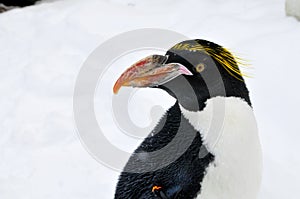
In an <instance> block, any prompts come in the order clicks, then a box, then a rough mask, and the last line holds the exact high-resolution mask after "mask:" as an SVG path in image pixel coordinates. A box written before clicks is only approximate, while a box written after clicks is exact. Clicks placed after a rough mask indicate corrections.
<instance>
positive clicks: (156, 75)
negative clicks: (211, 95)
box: [113, 55, 193, 94]
mask: <svg viewBox="0 0 300 199" xmlns="http://www.w3.org/2000/svg"><path fill="white" fill-rule="evenodd" d="M166 60H167V57H166V56H162V55H151V56H148V57H146V58H144V59H142V60H140V61H138V62H136V63H135V64H133V65H132V66H131V67H129V68H128V69H127V70H126V71H125V72H124V73H123V74H122V75H121V76H120V77H119V79H118V80H117V81H116V83H115V85H114V88H113V92H114V94H117V93H118V91H119V90H120V88H121V87H122V86H131V87H141V88H143V87H153V86H158V85H162V84H164V83H166V82H168V81H171V80H172V79H174V78H176V77H178V76H179V75H182V74H183V75H193V74H192V73H191V72H190V71H189V70H188V69H187V68H186V67H185V66H183V65H182V64H179V63H169V64H164V63H165V62H166Z"/></svg>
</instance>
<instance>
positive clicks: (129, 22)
mask: <svg viewBox="0 0 300 199" xmlns="http://www.w3.org/2000/svg"><path fill="white" fill-rule="evenodd" d="M145 27H153V28H164V29H170V30H174V31H177V32H180V33H183V34H185V35H187V36H189V37H190V38H202V39H207V40H211V41H214V42H216V43H219V44H222V45H224V46H225V47H228V48H229V49H231V50H232V51H234V52H238V54H239V55H240V56H241V57H243V58H246V59H248V60H250V62H251V64H252V66H253V68H254V69H253V70H250V72H251V73H252V74H254V78H249V79H247V80H246V81H247V85H248V87H249V89H250V91H251V99H252V103H253V106H254V112H255V115H256V119H257V122H258V127H259V132H260V137H261V141H262V147H263V159H264V171H263V185H262V189H261V193H260V197H259V198H260V199H282V198H288V199H298V198H299V196H300V189H299V184H300V171H299V168H300V156H299V154H298V152H299V149H300V145H299V139H300V135H299V132H300V127H299V111H300V106H299V102H300V94H299V93H298V92H299V72H300V69H299V51H300V23H299V22H298V21H297V20H296V19H295V18H292V17H286V13H285V1H284V0H264V1H261V0H251V1H250V0H249V1H246V0H227V1H221V0H185V1H178V0H152V1H147V0H139V1H138V0H85V1H83V0H57V1H50V2H46V3H40V4H38V5H36V6H30V7H26V8H23V9H19V8H18V9H13V10H11V11H8V12H5V13H2V14H0V44H1V45H0V57H1V62H0V68H1V72H0V79H1V84H0V92H1V98H0V110H1V112H0V132H1V133H0V160H1V161H0V198H1V199H40V198H43V199H59V198H72V199H95V198H103V199H110V198H113V195H114V188H115V184H116V182H117V178H118V172H116V171H113V170H111V169H109V168H106V167H105V166H103V165H101V164H99V163H98V162H97V161H96V160H94V159H93V158H92V157H91V156H90V155H89V154H88V152H87V151H86V150H85V149H84V147H83V146H82V145H81V143H80V141H79V138H78V136H77V133H76V128H75V124H74V120H73V110H72V95H73V89H74V84H75V80H76V77H77V74H78V72H79V70H80V68H81V66H82V64H83V62H84V61H85V60H86V59H87V57H88V56H89V54H90V53H91V52H92V51H93V50H94V49H95V48H96V47H97V46H98V45H99V44H101V42H103V41H105V40H107V39H108V38H111V37H112V36H114V35H117V34H119V33H122V32H124V31H128V30H132V29H138V28H145ZM148 53H149V52H144V54H143V56H144V55H148ZM140 58H141V57H138V56H137V55H135V54H131V57H129V58H128V59H124V60H123V61H122V60H120V61H118V62H116V64H118V66H117V65H114V66H115V67H119V68H118V70H115V71H118V73H117V72H115V73H114V74H111V76H110V77H106V79H107V82H106V84H105V85H104V86H103V91H105V93H107V95H104V96H106V97H105V99H104V98H101V99H99V98H100V97H99V95H97V96H98V97H97V96H96V102H97V107H96V113H97V117H98V118H99V119H101V114H102V113H103V112H105V113H109V111H110V109H109V106H108V105H109V104H107V103H109V101H110V98H111V95H112V87H113V83H114V80H115V79H116V78H117V76H118V74H119V73H120V71H122V70H124V69H125V68H126V67H128V66H129V65H128V64H129V63H133V62H135V61H136V60H138V59H140ZM104 78H105V77H104ZM97 92H98V93H99V92H100V91H99V90H98V91H97ZM158 96H159V98H160V100H159V101H158V100H157V98H158ZM160 96H162V97H160ZM135 98H136V99H135V101H134V103H132V104H130V115H131V116H132V119H133V120H134V121H136V122H137V123H139V124H140V125H142V126H143V125H145V124H147V123H148V122H149V118H148V117H147V116H148V115H150V112H149V107H151V106H153V105H159V104H161V103H163V105H164V107H168V105H170V103H171V102H172V100H170V98H169V97H168V96H167V94H163V93H161V92H159V91H155V89H152V90H151V89H146V90H140V91H139V92H138V93H137V96H135ZM147 111H148V112H147ZM145 112H146V113H147V114H145ZM102 115H103V114H102ZM105 115H106V116H107V118H108V117H110V116H109V114H105ZM102 117H103V116H102ZM107 120H108V119H107ZM106 128H107V129H108V130H109V131H108V133H107V137H108V139H109V140H111V142H113V143H114V144H115V145H116V146H118V147H119V148H122V149H125V150H128V151H132V150H133V149H134V148H135V147H136V146H137V145H138V143H139V142H141V140H137V139H132V138H128V137H127V136H126V135H123V134H122V132H120V131H118V129H117V128H116V127H115V125H114V123H113V122H110V123H109V122H108V121H107V122H106Z"/></svg>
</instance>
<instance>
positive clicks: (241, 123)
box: [181, 97, 262, 199]
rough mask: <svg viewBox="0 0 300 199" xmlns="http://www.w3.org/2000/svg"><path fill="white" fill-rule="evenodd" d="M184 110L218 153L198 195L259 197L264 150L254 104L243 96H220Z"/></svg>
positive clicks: (226, 198) (204, 197) (218, 198)
mask: <svg viewBox="0 0 300 199" xmlns="http://www.w3.org/2000/svg"><path fill="white" fill-rule="evenodd" d="M181 111H182V113H183V115H184V116H185V117H186V118H187V119H188V120H189V121H190V123H191V124H192V125H193V126H194V128H195V129H196V130H198V131H199V132H200V133H201V135H202V138H203V141H204V144H205V146H206V147H207V149H208V151H209V152H211V153H212V154H214V156H215V161H214V162H213V163H212V164H211V165H209V167H208V168H207V170H206V174H205V177H204V179H203V181H202V190H201V193H200V194H199V195H198V197H197V199H256V198H257V194H258V192H259V188H260V182H261V172H262V154H261V146H260V141H259V136H258V131H257V125H256V121H255V117H254V114H253V111H252V109H251V107H250V106H249V105H248V104H247V103H246V102H245V101H243V100H242V99H240V98H235V97H216V98H212V99H210V100H208V101H207V105H206V107H205V109H204V110H203V111H199V112H191V111H187V110H185V109H184V108H183V107H181Z"/></svg>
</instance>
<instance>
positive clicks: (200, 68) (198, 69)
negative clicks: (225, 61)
mask: <svg viewBox="0 0 300 199" xmlns="http://www.w3.org/2000/svg"><path fill="white" fill-rule="evenodd" d="M195 68H196V71H197V72H198V73H201V72H202V71H203V70H204V69H205V64H203V63H200V64H198V65H197V66H196V67H195Z"/></svg>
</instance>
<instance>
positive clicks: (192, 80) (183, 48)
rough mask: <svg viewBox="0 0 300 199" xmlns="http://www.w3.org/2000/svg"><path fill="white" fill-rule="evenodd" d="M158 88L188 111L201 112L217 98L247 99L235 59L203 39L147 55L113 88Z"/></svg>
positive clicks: (225, 50)
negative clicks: (207, 101) (209, 102)
mask: <svg viewBox="0 0 300 199" xmlns="http://www.w3.org/2000/svg"><path fill="white" fill-rule="evenodd" d="M121 86H131V87H151V88H160V89H163V90H165V91H167V92H168V93H169V94H170V95H171V96H173V97H175V98H176V99H177V100H178V101H179V103H180V104H181V105H182V106H183V107H184V108H186V109H188V110H191V111H197V110H201V109H203V108H204V106H205V101H206V100H207V99H209V98H212V97H216V96H234V97H240V98H242V99H244V100H245V101H246V102H248V104H249V105H251V103H250V99H249V94H248V90H247V88H246V85H245V83H244V79H243V74H242V72H241V71H240V69H239V67H238V63H237V60H236V58H235V57H234V56H233V55H232V53H230V52H229V51H228V50H227V49H225V48H224V47H222V46H220V45H218V44H215V43H213V42H210V41H206V40H200V39H195V40H186V41H183V42H180V43H178V44H176V45H175V46H173V47H172V48H170V49H169V50H168V51H167V52H166V54H165V55H150V56H148V57H146V58H144V59H142V60H140V61H138V62H136V63H135V64H133V65H132V66H131V67H130V68H128V69H127V70H126V71H125V72H124V73H123V74H122V75H121V76H120V78H119V79H118V80H117V82H116V83H115V85H114V89H113V91H114V93H117V92H118V90H119V89H120V87H121Z"/></svg>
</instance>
